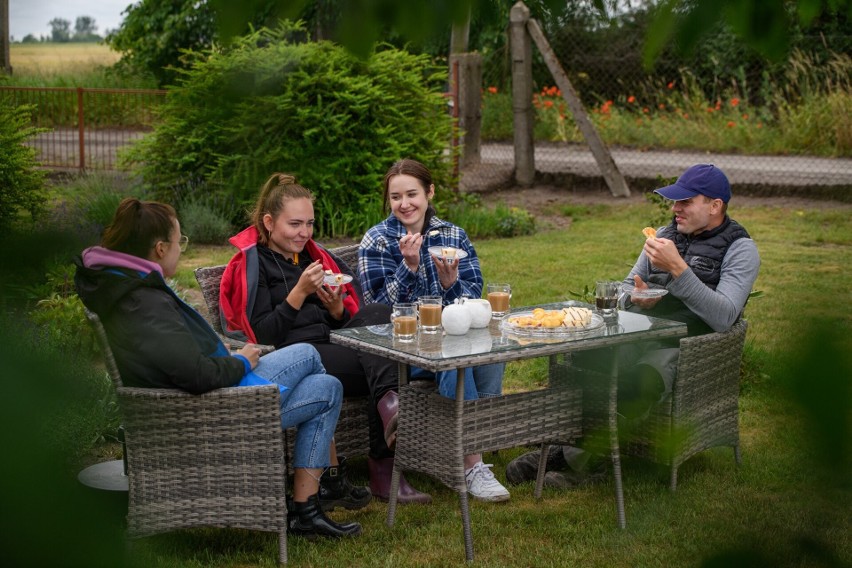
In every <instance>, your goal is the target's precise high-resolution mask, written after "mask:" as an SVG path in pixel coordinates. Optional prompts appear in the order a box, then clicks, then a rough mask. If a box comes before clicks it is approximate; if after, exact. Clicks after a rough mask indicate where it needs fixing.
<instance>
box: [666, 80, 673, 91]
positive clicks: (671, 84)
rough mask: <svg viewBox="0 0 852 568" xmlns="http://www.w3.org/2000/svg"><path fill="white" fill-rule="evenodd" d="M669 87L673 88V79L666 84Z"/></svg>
mask: <svg viewBox="0 0 852 568" xmlns="http://www.w3.org/2000/svg"><path fill="white" fill-rule="evenodd" d="M666 87H668V88H669V89H674V81H669V84H668V85H666Z"/></svg>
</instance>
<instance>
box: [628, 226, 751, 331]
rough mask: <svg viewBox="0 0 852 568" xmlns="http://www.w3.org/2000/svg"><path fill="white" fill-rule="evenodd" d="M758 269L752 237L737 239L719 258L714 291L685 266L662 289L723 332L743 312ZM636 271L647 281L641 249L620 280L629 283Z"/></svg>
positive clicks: (647, 271) (716, 329)
mask: <svg viewBox="0 0 852 568" xmlns="http://www.w3.org/2000/svg"><path fill="white" fill-rule="evenodd" d="M759 269H760V255H759V254H758V252H757V245H755V244H754V241H753V240H752V239H737V240H736V241H734V242H733V243H731V246H730V247H729V248H728V251H727V252H726V253H725V257H724V258H723V259H722V267H721V279H720V280H719V285H718V286H716V289H715V290H713V289H712V288H710V287H708V286H707V285H705V284H704V283H703V282H702V281H701V280H699V279H698V277H697V276H696V275H695V273H694V272H692V269H691V268H688V267H687V269H686V270H685V271H684V272H683V273H682V274H681V275H680V276H679V277H678V278H672V280H671V281H670V282H669V284H668V286H666V288H668V291H669V294H672V295H673V296H675V297H676V298H678V299H680V300H681V301H682V302H683V303H684V304H685V305H686V307H687V308H689V309H690V310H691V311H692V312H693V313H694V314H695V315H697V316H698V317H700V318H701V319H702V320H703V321H704V322H705V323H706V324H707V325H709V326H710V327H711V328H712V329H713V330H714V331H725V330H727V329H729V328H730V327H731V326H732V325H734V322H735V321H736V320H737V317H738V316H739V315H740V313H741V312H742V311H743V308H744V307H745V304H746V301H747V300H748V295H749V294H750V293H751V290H752V287H753V286H754V282H755V280H757V273H758V270H759ZM637 274H638V275H639V277H640V278H642V280H643V281H645V282H647V281H648V276H649V274H650V262H649V261H648V257H647V256H645V252H644V251H643V252H642V254H640V255H639V258H638V259H637V260H636V264H634V265H633V268H632V269H631V270H630V274H628V275H627V277H626V278H625V279H624V283H625V284H626V285H629V286H633V284H634V281H633V276H634V275H637Z"/></svg>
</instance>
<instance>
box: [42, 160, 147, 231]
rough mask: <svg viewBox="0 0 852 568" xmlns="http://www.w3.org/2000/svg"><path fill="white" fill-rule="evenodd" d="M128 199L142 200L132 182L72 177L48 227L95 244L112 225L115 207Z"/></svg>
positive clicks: (105, 176) (101, 175) (99, 176)
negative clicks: (133, 197)
mask: <svg viewBox="0 0 852 568" xmlns="http://www.w3.org/2000/svg"><path fill="white" fill-rule="evenodd" d="M130 195H133V196H135V197H139V198H140V199H144V198H145V195H144V192H143V191H142V190H141V189H140V188H138V187H136V185H135V184H134V183H133V182H132V180H127V179H125V178H123V177H120V176H115V175H111V174H107V173H92V174H83V175H80V176H76V177H73V178H72V179H71V180H69V182H68V183H66V184H65V185H64V187H63V189H62V196H61V198H59V199H57V201H56V203H54V205H53V207H52V209H51V213H50V216H51V219H50V221H51V226H52V227H53V228H54V229H55V230H59V231H66V232H69V233H73V234H74V235H76V236H77V237H79V238H80V240H81V241H82V242H83V243H85V244H89V245H92V244H95V243H97V242H98V240H99V239H100V235H101V233H102V232H103V230H104V228H106V226H107V225H109V224H110V222H112V217H113V215H114V214H115V210H116V209H117V208H118V204H119V203H120V202H121V200H122V199H124V198H125V197H128V196H130Z"/></svg>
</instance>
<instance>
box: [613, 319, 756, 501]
mask: <svg viewBox="0 0 852 568" xmlns="http://www.w3.org/2000/svg"><path fill="white" fill-rule="evenodd" d="M747 328H748V323H747V322H746V321H745V320H739V321H738V322H737V323H735V324H734V325H733V327H732V328H731V329H729V330H728V331H725V332H721V333H709V334H706V335H698V336H695V337H686V338H684V339H681V340H680V355H679V357H678V363H677V366H678V367H677V377H676V378H675V381H674V384H673V385H672V394H671V396H670V397H669V398H668V399H667V400H666V401H665V402H664V403H662V404H660V405H658V406H657V407H655V409H654V410H653V411H652V412H651V415H650V417H649V419H648V420H647V421H645V422H643V424H642V426H641V428H640V429H639V431H638V432H636V433H634V434H633V435H632V436H631V439H630V441H629V443H628V445H627V453H628V454H630V455H635V456H639V457H643V458H648V459H650V460H652V461H654V462H657V463H661V464H664V465H668V466H670V468H671V474H670V484H669V488H670V489H671V490H672V491H674V490H675V489H677V470H678V467H680V464H682V463H683V462H685V461H686V460H688V459H689V458H691V457H692V456H694V455H695V454H697V453H700V452H703V451H704V450H707V449H710V448H714V447H716V446H731V447H732V448H733V449H734V459H735V461H736V463H737V465H739V464H740V429H739V397H740V364H741V362H742V357H743V346H744V344H745V336H746V329H747Z"/></svg>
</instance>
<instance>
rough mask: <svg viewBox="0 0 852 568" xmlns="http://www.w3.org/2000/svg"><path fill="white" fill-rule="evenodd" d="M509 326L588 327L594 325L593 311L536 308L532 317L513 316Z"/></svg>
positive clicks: (509, 320) (584, 309) (573, 308)
mask: <svg viewBox="0 0 852 568" xmlns="http://www.w3.org/2000/svg"><path fill="white" fill-rule="evenodd" d="M508 322H509V324H511V325H514V326H515V327H523V328H546V329H556V328H563V327H586V326H587V325H589V324H590V323H592V311H591V310H589V309H587V308H575V307H570V308H562V309H561V310H545V309H544V308H535V309H534V310H533V311H532V315H528V316H513V317H510V318H509V319H508Z"/></svg>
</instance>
